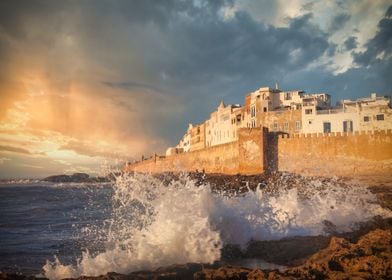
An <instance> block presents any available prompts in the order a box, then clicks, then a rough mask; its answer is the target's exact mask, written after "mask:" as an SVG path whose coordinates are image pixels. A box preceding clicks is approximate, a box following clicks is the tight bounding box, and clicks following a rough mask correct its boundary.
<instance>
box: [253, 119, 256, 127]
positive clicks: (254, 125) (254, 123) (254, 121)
mask: <svg viewBox="0 0 392 280" xmlns="http://www.w3.org/2000/svg"><path fill="white" fill-rule="evenodd" d="M252 127H256V120H255V119H253V120H252Z"/></svg>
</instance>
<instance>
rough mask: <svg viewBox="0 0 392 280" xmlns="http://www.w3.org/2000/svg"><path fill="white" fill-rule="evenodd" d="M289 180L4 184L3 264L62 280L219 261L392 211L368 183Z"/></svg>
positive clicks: (125, 178) (5, 268)
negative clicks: (236, 250) (225, 186)
mask: <svg viewBox="0 0 392 280" xmlns="http://www.w3.org/2000/svg"><path fill="white" fill-rule="evenodd" d="M291 181H292V180H291ZM291 181H290V178H285V177H282V178H281V179H279V180H278V181H277V182H275V184H276V186H274V188H275V189H276V191H275V192H273V193H271V192H268V193H267V192H265V191H264V190H263V189H257V190H256V191H250V192H247V193H245V194H241V195H237V196H228V195H225V194H224V193H221V194H218V193H215V192H212V191H211V188H210V187H209V185H203V186H197V184H196V182H195V181H193V180H191V179H189V178H188V177H187V176H186V174H184V175H182V176H180V177H179V178H178V179H176V180H173V181H172V182H171V183H170V184H169V185H167V184H164V183H163V181H162V180H160V179H159V178H155V177H152V176H149V175H141V174H139V175H131V174H124V175H121V176H119V177H117V179H116V181H115V182H113V183H105V184H87V183H78V184H75V183H61V184H60V183H47V182H39V181H35V182H31V181H29V182H16V183H15V182H14V183H3V184H2V185H0V213H1V215H0V270H1V271H2V272H21V273H25V274H35V275H36V274H41V275H44V276H46V277H48V278H50V279H60V278H64V277H78V276H80V275H91V276H96V275H100V274H105V273H107V272H111V271H115V272H118V273H129V272H131V271H137V270H143V269H154V268H157V267H160V266H167V265H171V264H180V263H186V262H199V263H200V262H203V263H207V262H209V263H212V262H214V261H216V260H220V259H221V249H222V248H223V247H224V246H225V245H227V244H237V245H239V246H240V248H245V247H246V245H247V244H248V242H249V241H250V240H277V239H281V238H285V237H291V236H314V235H323V234H327V233H326V231H325V221H328V222H329V224H332V225H333V226H334V230H337V231H350V230H353V229H354V228H355V227H356V225H357V224H358V223H359V222H363V221H367V220H370V219H372V218H373V217H374V216H382V217H390V216H392V213H391V212H390V211H389V210H386V209H384V208H382V207H381V206H380V205H379V204H377V199H376V197H375V195H374V194H372V193H371V192H370V191H368V190H367V189H366V188H363V187H359V186H344V187H342V186H341V185H339V184H338V183H336V182H334V181H333V180H332V181H327V182H326V181H323V180H321V179H320V180H319V179H311V180H310V179H309V180H308V181H307V184H306V186H305V185H303V186H301V187H291V188H287V186H288V184H289V182H291Z"/></svg>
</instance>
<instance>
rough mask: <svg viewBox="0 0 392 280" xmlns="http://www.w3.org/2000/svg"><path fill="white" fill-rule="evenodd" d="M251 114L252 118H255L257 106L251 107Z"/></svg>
mask: <svg viewBox="0 0 392 280" xmlns="http://www.w3.org/2000/svg"><path fill="white" fill-rule="evenodd" d="M250 116H251V117H252V118H254V117H255V116H256V107H255V106H252V107H251V108H250Z"/></svg>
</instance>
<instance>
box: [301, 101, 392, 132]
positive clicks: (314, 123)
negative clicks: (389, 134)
mask: <svg viewBox="0 0 392 280" xmlns="http://www.w3.org/2000/svg"><path fill="white" fill-rule="evenodd" d="M305 101H306V102H305ZM379 129H392V109H391V108H390V99H389V98H387V97H377V96H376V94H375V93H372V95H371V97H370V98H369V97H367V98H360V99H357V100H354V101H353V100H342V101H341V102H340V106H338V107H335V108H329V109H317V106H316V105H315V103H314V102H312V101H310V102H309V101H308V100H306V99H304V104H303V107H302V130H301V132H302V133H330V132H352V131H365V130H379Z"/></svg>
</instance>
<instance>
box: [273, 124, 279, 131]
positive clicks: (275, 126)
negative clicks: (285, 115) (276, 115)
mask: <svg viewBox="0 0 392 280" xmlns="http://www.w3.org/2000/svg"><path fill="white" fill-rule="evenodd" d="M274 131H278V123H277V122H274Z"/></svg>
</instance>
